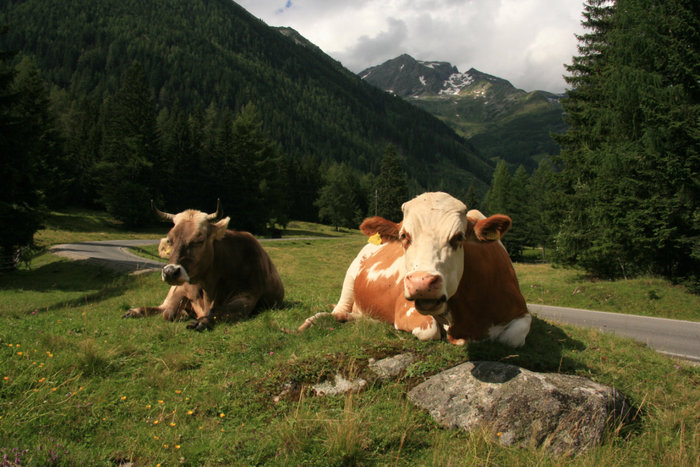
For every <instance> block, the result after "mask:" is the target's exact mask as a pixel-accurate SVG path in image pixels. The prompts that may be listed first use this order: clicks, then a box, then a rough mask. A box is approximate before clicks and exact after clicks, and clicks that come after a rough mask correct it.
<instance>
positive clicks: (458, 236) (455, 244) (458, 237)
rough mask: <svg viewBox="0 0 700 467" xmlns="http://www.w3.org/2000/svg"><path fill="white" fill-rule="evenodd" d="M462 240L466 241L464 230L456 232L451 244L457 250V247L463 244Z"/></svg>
mask: <svg viewBox="0 0 700 467" xmlns="http://www.w3.org/2000/svg"><path fill="white" fill-rule="evenodd" d="M462 242H464V234H463V233H462V232H459V233H456V234H454V235H453V236H452V238H451V239H450V246H451V247H452V248H454V249H455V250H456V249H457V248H459V247H460V246H462Z"/></svg>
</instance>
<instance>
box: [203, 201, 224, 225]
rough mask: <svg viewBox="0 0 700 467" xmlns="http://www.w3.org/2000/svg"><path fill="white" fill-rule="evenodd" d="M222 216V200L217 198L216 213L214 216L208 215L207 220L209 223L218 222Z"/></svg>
mask: <svg viewBox="0 0 700 467" xmlns="http://www.w3.org/2000/svg"><path fill="white" fill-rule="evenodd" d="M222 214H223V212H222V211H221V199H220V198H216V212H214V213H212V214H207V220H208V221H213V220H216V219H218V218H219V217H221V215H222Z"/></svg>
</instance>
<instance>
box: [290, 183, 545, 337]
mask: <svg viewBox="0 0 700 467" xmlns="http://www.w3.org/2000/svg"><path fill="white" fill-rule="evenodd" d="M402 209H403V214H404V218H403V221H402V222H401V223H400V224H395V223H393V222H391V221H388V220H386V219H383V218H381V217H371V218H369V219H366V220H365V221H364V222H363V223H362V225H361V226H360V229H361V230H362V232H363V233H365V234H366V235H367V236H369V237H370V240H373V239H376V241H374V242H370V243H368V244H367V245H366V246H365V247H364V248H363V249H362V250H361V251H360V253H359V255H358V256H357V257H356V258H355V260H354V261H353V262H352V264H351V265H350V268H349V269H348V271H347V274H346V276H345V281H344V283H343V289H342V292H341V296H340V300H339V301H338V304H337V305H336V306H335V309H334V310H333V312H332V313H331V314H332V315H333V316H334V317H335V318H336V319H338V320H339V321H345V320H348V319H355V318H359V317H361V316H367V317H371V318H375V319H378V320H381V321H385V322H388V323H391V324H393V325H394V326H395V327H396V329H400V330H403V331H408V332H412V333H413V334H414V335H415V336H416V337H418V338H419V339H421V340H428V339H439V338H440V337H441V336H442V335H443V333H444V332H445V331H446V334H447V339H448V340H449V341H450V342H452V343H454V344H464V343H465V342H467V341H476V340H482V339H492V340H497V341H500V342H502V343H505V344H507V345H510V346H514V347H517V346H521V345H523V344H524V343H525V337H526V336H527V334H528V332H529V330H530V321H531V316H530V314H529V313H528V310H527V305H526V303H525V299H524V298H523V296H522V294H521V293H520V288H519V285H518V279H517V278H516V276H515V271H514V269H513V265H512V263H511V261H510V257H509V256H508V253H507V252H506V249H505V248H504V247H503V245H502V243H501V242H500V241H499V240H500V238H501V237H502V236H503V235H504V234H505V233H506V232H507V231H508V229H510V226H511V219H510V218H509V217H508V216H504V215H500V214H498V215H494V216H491V217H488V218H486V217H485V216H484V215H483V214H481V213H480V212H479V211H476V210H472V211H469V213H467V207H466V206H465V205H464V204H463V203H462V202H461V201H459V200H457V199H455V198H453V197H452V196H450V195H448V194H446V193H425V194H423V195H420V196H418V197H417V198H415V199H413V200H411V201H409V202H407V203H404V205H403V207H402ZM380 239H381V240H380ZM321 314H322V313H319V314H317V315H315V316H313V317H311V318H309V319H307V320H306V321H305V322H304V324H302V325H301V326H300V330H303V329H305V328H306V327H308V326H310V325H311V324H312V323H313V321H314V320H315V318H316V317H318V316H319V315H321Z"/></svg>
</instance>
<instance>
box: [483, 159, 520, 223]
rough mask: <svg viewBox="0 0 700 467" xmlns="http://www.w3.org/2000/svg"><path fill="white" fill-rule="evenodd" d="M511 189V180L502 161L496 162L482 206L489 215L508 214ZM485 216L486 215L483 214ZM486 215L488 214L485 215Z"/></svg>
mask: <svg viewBox="0 0 700 467" xmlns="http://www.w3.org/2000/svg"><path fill="white" fill-rule="evenodd" d="M512 189H513V178H512V177H511V175H510V171H509V170H508V164H507V163H506V161H504V160H500V161H498V164H496V170H494V172H493V180H492V181H491V188H489V191H487V192H486V197H485V199H484V205H485V207H486V211H487V212H488V213H489V214H496V213H499V214H506V215H507V214H508V211H509V208H510V193H511V191H512ZM484 214H486V213H484ZM487 215H488V214H487Z"/></svg>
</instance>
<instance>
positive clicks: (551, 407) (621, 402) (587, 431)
mask: <svg viewBox="0 0 700 467" xmlns="http://www.w3.org/2000/svg"><path fill="white" fill-rule="evenodd" d="M408 397H409V400H411V401H412V402H413V403H414V404H416V405H418V406H419V407H421V408H424V409H426V410H428V411H429V412H430V415H431V416H432V417H433V418H434V419H435V420H436V421H437V422H438V423H440V424H441V425H443V426H446V427H459V428H462V429H464V430H467V431H469V430H473V429H475V428H485V429H486V430H489V431H492V432H493V434H494V436H495V437H497V438H498V439H499V441H500V442H501V444H503V445H521V446H525V445H528V444H531V443H534V444H535V445H536V446H544V447H546V448H547V449H549V450H550V451H552V452H554V453H555V454H567V455H575V454H578V453H580V452H583V451H585V450H586V449H589V448H591V447H593V446H596V445H598V444H600V443H601V441H602V440H603V436H604V434H605V432H606V430H608V429H610V428H612V429H614V428H616V427H617V426H619V424H620V423H621V422H623V421H624V420H625V419H626V418H627V416H628V415H629V412H630V406H629V404H628V403H627V401H626V399H625V397H624V395H622V394H621V393H620V392H619V391H617V390H616V389H615V388H613V387H610V386H605V385H602V384H598V383H596V382H594V381H591V380H590V379H587V378H583V377H580V376H571V375H561V374H557V373H535V372H532V371H528V370H526V369H523V368H519V367H516V366H513V365H507V364H504V363H498V362H467V363H463V364H461V365H459V366H456V367H454V368H450V369H449V370H446V371H443V372H442V373H439V374H437V375H434V376H432V377H430V378H429V379H427V380H426V381H424V382H423V383H421V384H419V385H418V386H416V387H414V388H413V389H412V390H411V391H410V392H409V394H408Z"/></svg>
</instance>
